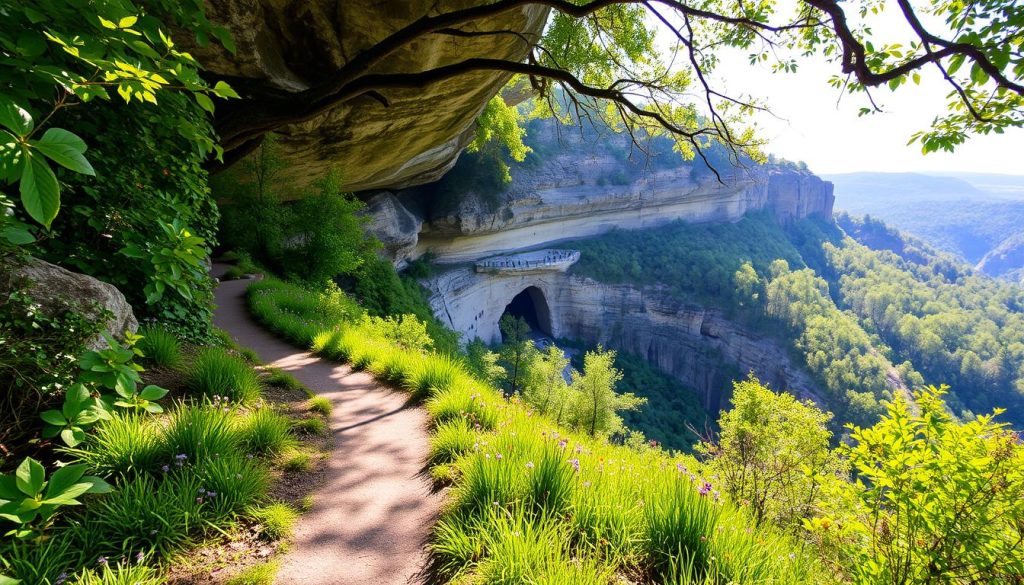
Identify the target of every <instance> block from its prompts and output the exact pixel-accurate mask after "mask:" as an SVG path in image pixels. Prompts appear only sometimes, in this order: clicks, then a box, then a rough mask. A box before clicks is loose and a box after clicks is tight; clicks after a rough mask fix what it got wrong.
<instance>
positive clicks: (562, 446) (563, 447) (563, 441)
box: [558, 439, 569, 449]
mask: <svg viewBox="0 0 1024 585" xmlns="http://www.w3.org/2000/svg"><path fill="white" fill-rule="evenodd" d="M568 444H569V441H566V440H565V439H562V440H561V441H559V442H558V448H559V449H565V446H566V445H568Z"/></svg>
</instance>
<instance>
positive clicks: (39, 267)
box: [0, 258, 139, 349]
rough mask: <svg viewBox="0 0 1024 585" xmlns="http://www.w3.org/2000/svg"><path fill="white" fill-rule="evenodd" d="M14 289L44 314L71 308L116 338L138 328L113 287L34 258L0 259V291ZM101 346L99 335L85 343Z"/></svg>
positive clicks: (92, 346)
mask: <svg viewBox="0 0 1024 585" xmlns="http://www.w3.org/2000/svg"><path fill="white" fill-rule="evenodd" d="M15 289H16V290H19V291H22V292H25V293H26V294H28V295H29V296H30V297H31V298H32V300H33V301H35V302H36V303H38V304H39V308H40V310H41V311H42V312H43V313H44V314H46V315H50V316H58V315H63V314H65V313H67V312H69V311H73V312H76V313H79V314H80V315H82V316H84V317H85V318H87V319H89V320H90V321H100V320H102V321H103V327H104V329H105V330H106V331H108V332H110V333H111V334H113V335H115V336H118V337H120V336H121V335H122V334H124V332H125V331H131V332H133V333H134V332H135V330H136V329H138V327H139V322H138V321H136V319H135V314H134V313H133V312H132V308H131V305H129V304H128V301H126V300H125V298H124V295H123V294H121V291H119V290H117V287H115V286H114V285H112V284H108V283H106V282H101V281H99V280H96V279H95V278H93V277H91V276H86V275H84V274H78V273H76V272H71V271H69V270H65V269H64V268H61V267H60V266H56V265H54V264H50V263H49V262H44V261H42V260H38V259H36V258H30V259H28V260H27V261H26V262H24V263H14V262H13V261H11V260H0V292H4V293H6V292H9V291H11V290H15ZM105 346H106V342H105V341H104V340H103V338H102V337H101V336H96V337H94V338H93V339H90V340H87V342H86V347H88V348H89V349H99V348H101V347H105Z"/></svg>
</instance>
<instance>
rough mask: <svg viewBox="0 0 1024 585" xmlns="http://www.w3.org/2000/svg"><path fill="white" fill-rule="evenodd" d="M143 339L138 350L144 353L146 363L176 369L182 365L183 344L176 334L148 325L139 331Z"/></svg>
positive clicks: (157, 326)
mask: <svg viewBox="0 0 1024 585" xmlns="http://www.w3.org/2000/svg"><path fill="white" fill-rule="evenodd" d="M139 334H140V335H142V339H140V340H139V343H138V349H139V350H140V351H142V354H143V356H144V357H145V359H146V361H148V362H149V363H151V364H153V365H155V366H161V367H165V368H176V367H178V366H180V365H181V361H182V359H181V342H179V341H178V338H177V337H175V336H174V334H172V333H170V332H169V331H167V330H166V329H164V328H163V327H160V326H159V325H146V326H144V327H141V328H140V329H139Z"/></svg>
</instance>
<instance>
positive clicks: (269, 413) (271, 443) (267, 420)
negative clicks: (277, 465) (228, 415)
mask: <svg viewBox="0 0 1024 585" xmlns="http://www.w3.org/2000/svg"><path fill="white" fill-rule="evenodd" d="M291 426H292V422H291V420H290V419H289V418H288V417H287V416H284V415H282V414H280V413H278V412H276V411H275V410H274V409H273V408H271V407H269V406H264V407H262V408H260V409H258V410H255V411H253V412H250V413H249V415H248V416H246V417H245V419H244V420H242V422H241V423H240V425H239V433H240V434H241V441H242V446H243V447H245V449H246V451H247V452H249V453H252V454H254V455H269V456H274V455H277V454H279V453H281V452H283V451H285V450H287V449H288V448H290V447H293V446H294V445H295V438H294V437H292V433H291Z"/></svg>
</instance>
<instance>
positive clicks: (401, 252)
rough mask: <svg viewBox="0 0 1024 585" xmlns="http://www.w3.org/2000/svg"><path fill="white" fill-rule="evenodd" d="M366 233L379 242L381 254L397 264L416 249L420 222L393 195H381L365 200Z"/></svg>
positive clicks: (386, 193) (421, 222) (384, 193)
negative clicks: (381, 245) (381, 248)
mask: <svg viewBox="0 0 1024 585" xmlns="http://www.w3.org/2000/svg"><path fill="white" fill-rule="evenodd" d="M365 214H366V216H367V217H368V218H369V222H368V223H367V224H366V231H367V233H368V234H370V235H372V236H373V237H375V238H377V239H378V240H380V243H381V244H383V246H384V249H383V250H382V252H383V253H384V255H385V256H386V257H387V258H389V259H391V260H392V261H393V262H395V263H396V264H400V263H402V262H404V261H405V260H406V259H408V258H409V256H411V255H412V253H413V251H414V250H415V249H416V242H417V241H418V239H419V233H420V227H421V226H422V225H423V221H422V220H421V219H420V218H419V217H417V216H416V215H414V214H413V213H412V212H410V211H409V210H408V209H406V208H405V206H404V205H402V203H401V202H400V201H399V200H398V198H397V197H395V196H394V195H393V194H392V193H389V192H383V193H378V194H376V195H374V196H373V197H370V198H369V199H368V200H367V201H366V209H365Z"/></svg>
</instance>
